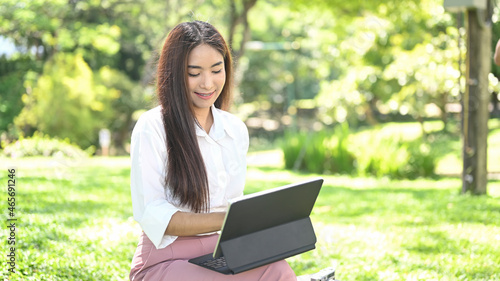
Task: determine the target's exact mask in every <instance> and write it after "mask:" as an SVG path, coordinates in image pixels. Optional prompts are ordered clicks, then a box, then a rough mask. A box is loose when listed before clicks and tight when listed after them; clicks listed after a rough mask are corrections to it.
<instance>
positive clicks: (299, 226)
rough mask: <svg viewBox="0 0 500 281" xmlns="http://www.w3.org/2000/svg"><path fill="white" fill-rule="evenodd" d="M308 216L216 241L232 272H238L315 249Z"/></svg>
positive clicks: (314, 240) (314, 236) (312, 231)
mask: <svg viewBox="0 0 500 281" xmlns="http://www.w3.org/2000/svg"><path fill="white" fill-rule="evenodd" d="M315 243H316V235H315V233H314V228H313V226H312V223H311V219H310V218H309V217H307V218H303V219H299V220H297V221H293V222H289V223H285V224H282V225H278V226H274V227H270V228H267V229H264V230H260V231H257V232H254V233H251V234H247V235H243V236H240V237H237V238H233V239H230V240H226V241H221V242H220V247H221V250H222V254H223V255H224V256H225V258H226V263H227V266H228V267H229V269H230V270H231V271H232V273H234V274H236V273H240V272H243V271H246V270H250V269H252V268H256V267H259V266H262V265H265V264H269V263H272V262H275V261H279V260H282V259H285V258H288V257H291V256H294V255H297V254H300V253H303V252H306V251H309V250H312V249H314V248H315Z"/></svg>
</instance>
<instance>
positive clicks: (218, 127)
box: [196, 105, 234, 141]
mask: <svg viewBox="0 0 500 281" xmlns="http://www.w3.org/2000/svg"><path fill="white" fill-rule="evenodd" d="M211 109H212V110H211V112H212V116H213V118H214V123H213V124H212V128H210V133H209V134H208V135H209V136H210V137H211V138H212V139H213V140H214V141H218V140H220V139H222V138H224V137H225V136H226V133H227V134H228V135H229V136H230V137H231V138H234V134H233V132H232V131H231V130H230V127H229V126H228V124H226V120H225V119H224V118H223V116H222V114H221V112H220V111H219V109H217V108H216V107H215V105H212V107H211ZM196 135H197V136H201V137H204V136H207V133H206V132H205V130H203V129H202V128H200V127H199V126H198V125H197V126H196Z"/></svg>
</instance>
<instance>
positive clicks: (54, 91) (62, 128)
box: [16, 53, 120, 148]
mask: <svg viewBox="0 0 500 281" xmlns="http://www.w3.org/2000/svg"><path fill="white" fill-rule="evenodd" d="M25 86H26V88H27V89H30V90H31V93H30V92H28V94H25V95H24V96H23V100H24V101H25V104H26V106H25V107H24V108H23V111H22V112H21V114H20V115H19V116H18V118H17V119H16V124H17V125H18V126H19V127H25V126H32V127H33V128H37V129H38V130H39V131H41V132H43V133H45V134H48V135H50V136H58V137H60V138H69V139H71V140H72V141H73V142H75V143H76V144H78V145H79V146H81V147H84V148H86V147H89V146H91V145H92V144H93V143H94V142H95V140H96V139H97V132H98V130H99V129H100V128H103V127H105V126H106V125H107V124H106V123H105V122H103V121H104V120H106V119H110V118H112V116H110V111H109V109H110V101H111V100H112V99H116V98H117V97H118V96H119V94H120V93H119V92H118V91H117V90H116V89H113V88H105V87H103V86H101V87H96V86H95V84H94V74H93V72H92V71H91V69H90V68H89V67H88V65H87V64H86V63H85V61H84V60H83V58H82V56H80V55H72V54H65V53H59V54H57V55H55V56H54V57H53V58H52V60H51V61H49V62H47V63H46V64H45V66H44V71H43V75H41V76H40V77H39V78H38V79H36V80H33V81H28V80H27V81H26V85H25Z"/></svg>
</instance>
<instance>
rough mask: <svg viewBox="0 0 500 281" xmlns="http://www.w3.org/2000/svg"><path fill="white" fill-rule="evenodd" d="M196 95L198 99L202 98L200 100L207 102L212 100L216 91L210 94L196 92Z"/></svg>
mask: <svg viewBox="0 0 500 281" xmlns="http://www.w3.org/2000/svg"><path fill="white" fill-rule="evenodd" d="M194 93H195V94H196V95H197V96H198V97H200V98H202V99H205V100H207V99H210V98H211V97H212V96H213V95H214V93H215V91H213V92H210V93H198V92H194Z"/></svg>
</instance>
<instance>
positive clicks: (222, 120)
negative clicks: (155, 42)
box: [130, 21, 296, 281]
mask: <svg viewBox="0 0 500 281" xmlns="http://www.w3.org/2000/svg"><path fill="white" fill-rule="evenodd" d="M232 77H233V71H232V61H231V54H230V51H229V48H228V47H227V44H226V42H225V41H224V39H223V38H222V36H221V35H220V33H219V32H218V31H217V30H216V29H215V28H214V27H213V26H212V25H210V24H208V23H206V22H200V21H195V22H188V23H181V24H179V25H178V26H176V27H175V28H174V29H173V30H172V31H171V32H170V34H169V35H168V37H167V39H166V41H165V44H164V46H163V49H162V52H161V55H160V60H159V63H158V71H157V94H158V98H159V101H160V106H158V107H156V108H154V109H152V110H150V111H148V112H146V113H145V114H143V115H142V116H141V117H140V118H139V120H138V122H137V124H136V126H135V128H134V130H133V132H132V146H131V158H132V167H131V193H132V203H133V211H134V219H135V220H136V221H137V222H138V223H139V224H140V225H141V228H142V230H143V232H142V235H141V238H140V242H139V245H138V247H137V250H136V253H135V255H134V258H133V260H132V269H131V272H130V280H174V281H179V280H195V281H200V280H252V281H255V280H272V281H277V280H296V277H295V274H294V273H293V270H292V269H291V268H290V266H289V265H288V263H286V261H284V260H282V261H279V262H276V263H273V264H270V265H266V266H263V267H259V268H256V269H253V270H250V271H246V272H243V273H240V274H237V275H223V274H220V273H217V272H215V271H211V270H208V269H204V268H202V267H199V266H197V265H193V264H190V263H189V262H188V261H187V260H188V259H190V258H194V257H198V256H201V255H204V254H208V253H210V252H213V250H214V248H215V244H216V242H217V238H218V234H216V233H215V232H216V231H218V230H220V229H221V227H222V223H223V220H224V216H225V211H226V207H227V201H228V199H231V198H235V197H238V196H241V195H242V194H243V187H244V184H245V173H246V161H245V157H246V153H247V150H248V131H247V128H246V126H245V124H244V123H243V122H242V121H241V120H239V119H238V118H236V117H235V116H233V115H231V114H229V113H228V112H226V111H224V110H227V109H228V106H229V104H230V100H231V86H232V85H231V83H232Z"/></svg>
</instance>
